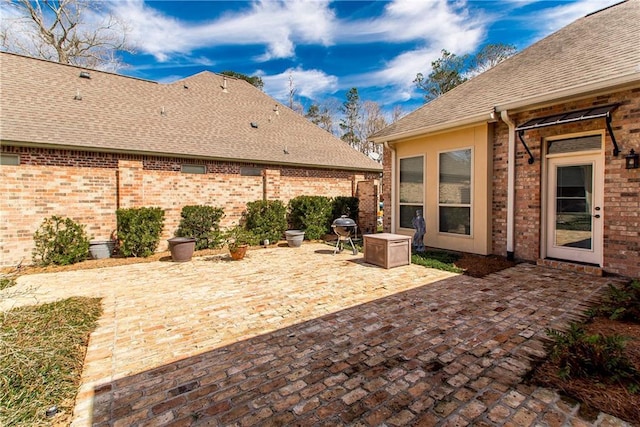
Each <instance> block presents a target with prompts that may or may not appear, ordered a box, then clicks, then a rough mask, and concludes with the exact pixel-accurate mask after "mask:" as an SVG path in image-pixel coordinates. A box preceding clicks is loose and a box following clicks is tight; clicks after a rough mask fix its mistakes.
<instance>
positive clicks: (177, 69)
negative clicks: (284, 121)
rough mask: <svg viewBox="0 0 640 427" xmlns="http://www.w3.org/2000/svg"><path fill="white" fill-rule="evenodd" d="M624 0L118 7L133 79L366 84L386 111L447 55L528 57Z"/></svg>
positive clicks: (132, 0) (320, 0)
mask: <svg viewBox="0 0 640 427" xmlns="http://www.w3.org/2000/svg"><path fill="white" fill-rule="evenodd" d="M617 1H618V0H563V1H555V0H546V1H536V0H494V1H484V0H475V1H471V0H389V1H329V0H311V1H298V0H284V1H276V0H263V1H260V0H257V1H205V0H200V1H167V0H164V1H149V0H147V1H144V0H112V1H108V2H107V3H106V5H107V8H108V9H109V10H110V11H111V12H112V13H115V14H116V15H118V16H120V17H121V18H122V19H123V20H125V21H126V22H127V24H128V26H129V29H130V31H131V32H130V34H129V40H130V42H132V43H133V45H134V46H135V54H133V55H131V54H126V55H124V56H123V60H124V62H125V63H127V64H128V66H127V67H126V68H123V69H120V70H119V72H120V73H122V74H125V75H130V76H135V77H139V78H144V79H150V80H155V81H160V82H170V81H174V80H177V79H180V78H183V77H187V76H189V75H193V74H196V73H198V72H200V71H203V70H209V71H214V72H221V71H223V70H233V71H237V72H240V73H244V74H248V75H259V76H261V77H262V79H263V81H264V83H265V86H264V90H265V92H267V93H268V94H269V95H271V96H273V97H274V98H276V99H278V100H280V101H281V102H283V103H285V104H286V101H287V99H288V93H289V87H290V80H292V81H293V85H294V87H295V89H296V93H295V96H296V101H298V102H300V103H301V104H302V105H303V106H305V107H308V105H309V104H310V103H311V102H312V101H317V102H325V103H332V102H333V105H334V106H335V105H340V104H341V103H342V102H343V101H344V100H345V93H346V92H347V91H348V90H349V89H350V88H352V87H357V88H358V91H359V94H360V98H361V99H362V100H372V101H375V102H378V103H379V104H380V105H381V106H382V107H383V109H384V110H385V111H390V110H391V109H392V108H393V107H394V106H397V105H400V106H402V109H403V110H404V111H405V112H409V111H411V110H413V109H415V108H417V107H419V106H420V105H422V103H423V101H422V99H423V97H422V94H421V93H420V91H418V90H417V89H416V88H415V86H414V84H413V83H412V81H413V79H414V78H415V76H416V73H418V72H423V73H424V74H428V73H429V71H430V64H431V62H432V61H433V60H435V59H437V58H438V57H439V56H440V51H441V49H447V50H448V51H450V52H453V53H455V54H458V55H463V54H468V53H470V54H472V53H474V52H477V51H478V50H479V49H480V48H481V47H482V46H483V45H485V44H487V43H508V44H513V45H515V46H516V47H517V48H518V50H522V49H523V48H525V47H527V46H529V45H531V44H532V43H534V42H535V41H537V40H539V39H540V38H542V37H544V36H546V35H548V34H550V33H552V32H553V31H555V30H557V29H559V28H561V27H562V26H565V25H567V24H568V23H570V22H571V21H573V20H575V19H577V18H579V17H582V16H584V15H586V14H588V13H591V12H594V11H596V10H599V9H602V8H603V7H606V6H608V5H611V4H613V3H616V2H617Z"/></svg>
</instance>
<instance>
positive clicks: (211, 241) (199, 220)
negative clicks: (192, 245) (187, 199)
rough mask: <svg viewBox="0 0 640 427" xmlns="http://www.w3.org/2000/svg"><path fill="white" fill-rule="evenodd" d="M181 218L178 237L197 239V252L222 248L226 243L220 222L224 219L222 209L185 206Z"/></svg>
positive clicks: (177, 232)
mask: <svg viewBox="0 0 640 427" xmlns="http://www.w3.org/2000/svg"><path fill="white" fill-rule="evenodd" d="M180 217H181V219H180V225H178V230H176V236H178V237H193V238H195V239H196V249H197V250H200V249H215V248H220V247H222V244H223V243H224V238H223V235H222V232H221V231H220V220H221V219H222V218H223V217H224V210H223V209H222V208H214V207H213V206H205V205H193V206H184V207H183V208H182V211H181V212H180Z"/></svg>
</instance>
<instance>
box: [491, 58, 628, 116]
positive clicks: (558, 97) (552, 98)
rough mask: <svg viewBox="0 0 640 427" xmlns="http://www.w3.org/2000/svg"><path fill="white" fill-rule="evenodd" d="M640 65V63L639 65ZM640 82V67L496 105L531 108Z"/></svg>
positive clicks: (509, 108)
mask: <svg viewBox="0 0 640 427" xmlns="http://www.w3.org/2000/svg"><path fill="white" fill-rule="evenodd" d="M638 67H640V64H639V65H638ZM637 84H640V69H639V71H633V72H631V73H627V74H623V75H620V76H616V77H614V78H611V79H603V80H598V81H595V82H589V83H585V84H581V85H576V86H572V87H570V88H566V89H562V90H556V91H551V92H546V93H543V94H540V95H535V96H531V97H527V98H522V99H518V100H515V101H510V102H507V103H504V104H499V105H496V106H495V110H496V111H497V112H501V111H505V110H507V111H510V110H519V109H524V108H531V107H535V106H538V105H540V104H545V103H549V102H557V101H562V100H565V99H569V98H575V97H577V96H581V95H591V94H593V93H594V92H599V91H605V90H611V89H617V88H623V87H625V86H634V85H637Z"/></svg>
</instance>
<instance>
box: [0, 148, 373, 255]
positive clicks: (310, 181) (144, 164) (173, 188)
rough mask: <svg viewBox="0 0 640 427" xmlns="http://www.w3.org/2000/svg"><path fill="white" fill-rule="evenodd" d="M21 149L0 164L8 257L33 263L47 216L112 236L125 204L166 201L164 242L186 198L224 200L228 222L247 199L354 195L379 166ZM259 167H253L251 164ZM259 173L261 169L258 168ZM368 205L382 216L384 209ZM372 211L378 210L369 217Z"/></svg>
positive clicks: (96, 235)
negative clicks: (193, 170) (195, 168)
mask: <svg viewBox="0 0 640 427" xmlns="http://www.w3.org/2000/svg"><path fill="white" fill-rule="evenodd" d="M16 154H17V155H19V156H20V165H19V166H8V165H2V166H0V191H1V192H2V194H3V197H2V202H1V205H0V265H2V266H7V265H15V264H17V263H18V262H20V261H23V262H25V263H29V262H30V261H31V251H32V249H33V233H34V232H35V231H36V230H37V229H38V227H39V226H40V224H41V223H42V220H43V219H44V218H47V217H50V216H51V215H60V216H68V217H70V218H72V219H74V220H75V221H77V222H79V223H80V224H84V225H86V226H87V228H86V230H87V233H88V234H89V235H90V236H91V237H92V238H93V239H99V240H104V239H108V238H109V237H110V235H111V233H112V232H113V231H114V230H115V229H116V216H115V211H116V209H118V208H130V207H143V206H159V207H161V208H163V209H164V210H165V225H164V230H163V233H162V237H161V242H160V246H159V250H164V249H166V247H167V243H166V239H168V238H170V237H172V236H173V234H174V232H175V230H176V229H177V227H178V224H179V222H180V212H181V210H182V207H183V206H185V205H197V204H205V205H210V206H216V207H222V208H223V209H224V211H225V217H224V218H223V220H222V221H221V226H222V227H227V226H230V225H231V224H233V223H234V222H235V223H237V222H238V220H239V219H240V217H241V215H242V212H243V211H244V210H245V208H246V203H247V202H252V201H256V200H261V199H263V198H266V199H269V200H281V201H283V202H284V203H287V202H288V201H289V200H290V199H291V198H293V197H296V196H298V195H323V196H328V197H334V196H354V195H356V189H357V187H358V184H359V183H360V182H361V181H362V182H366V181H368V180H373V179H376V178H377V177H378V175H379V174H378V173H363V172H352V171H344V170H329V169H310V168H309V169H305V168H295V167H280V166H276V165H259V164H244V163H237V162H222V161H204V160H191V159H189V160H187V159H174V158H162V157H155V156H133V155H124V154H116V153H92V152H83V151H69V150H52V149H43V148H28V147H13V146H7V145H3V146H2V155H3V156H9V155H16ZM183 164H189V165H193V164H196V165H204V166H206V170H207V173H206V174H188V173H182V172H181V165H183ZM247 168H248V169H251V170H252V172H253V174H245V173H244V172H243V171H244V170H245V169H247ZM256 173H259V175H255V174H256ZM366 206H368V205H367V204H365V205H364V207H365V210H364V211H363V209H362V207H361V217H363V218H364V219H363V220H364V221H369V222H373V223H375V219H376V209H375V206H372V208H371V209H370V211H367V208H366ZM369 217H371V218H369Z"/></svg>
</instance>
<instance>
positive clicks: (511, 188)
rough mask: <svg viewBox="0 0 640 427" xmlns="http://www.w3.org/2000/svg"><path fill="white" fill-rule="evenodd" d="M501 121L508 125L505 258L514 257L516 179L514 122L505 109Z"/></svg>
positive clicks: (510, 258)
mask: <svg viewBox="0 0 640 427" xmlns="http://www.w3.org/2000/svg"><path fill="white" fill-rule="evenodd" d="M500 117H501V118H502V121H503V122H505V123H506V124H507V126H509V154H508V157H507V259H509V260H513V259H514V251H513V246H514V244H513V243H514V238H513V234H514V224H515V196H516V194H515V181H516V164H515V163H516V131H515V128H516V124H515V123H514V122H513V121H512V120H511V118H510V117H509V112H508V111H507V110H502V111H501V112H500Z"/></svg>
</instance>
